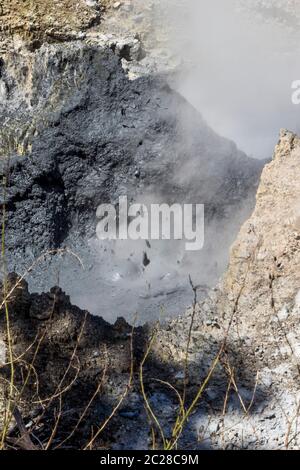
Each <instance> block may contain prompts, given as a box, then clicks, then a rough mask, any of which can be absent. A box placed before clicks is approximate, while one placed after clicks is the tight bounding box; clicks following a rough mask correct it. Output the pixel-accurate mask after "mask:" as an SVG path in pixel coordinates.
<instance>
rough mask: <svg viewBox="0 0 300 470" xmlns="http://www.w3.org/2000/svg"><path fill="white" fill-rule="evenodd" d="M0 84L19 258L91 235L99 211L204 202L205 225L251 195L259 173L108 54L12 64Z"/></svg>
mask: <svg viewBox="0 0 300 470" xmlns="http://www.w3.org/2000/svg"><path fill="white" fill-rule="evenodd" d="M20 68H21V69H23V72H24V76H21V75H20V72H19V70H20ZM41 70H42V71H43V73H42V74H41ZM2 77H3V80H4V84H5V85H4V86H6V87H7V89H8V90H9V91H8V98H7V101H4V100H2V103H1V105H0V113H1V114H0V116H1V123H2V129H3V130H2V143H3V147H2V148H4V149H5V151H6V153H7V154H9V153H10V159H9V162H7V161H6V163H3V161H2V166H3V174H6V172H7V174H8V190H7V196H6V197H7V200H6V202H7V210H8V216H7V248H8V250H13V251H14V255H15V254H16V253H17V252H18V251H24V249H25V247H29V246H30V249H31V250H32V252H33V254H34V255H38V254H40V253H41V252H42V251H43V250H47V249H49V248H52V247H59V246H61V245H62V243H63V242H64V241H65V240H66V239H68V238H70V237H71V238H73V239H75V238H78V237H79V236H86V235H92V234H93V233H94V230H95V222H96V220H95V212H96V208H97V206H98V205H99V204H100V203H104V202H115V201H116V200H117V198H118V196H119V195H122V194H126V195H128V197H129V199H135V198H136V197H137V195H139V194H140V195H143V196H146V195H147V194H149V195H151V194H155V197H156V198H158V199H162V200H166V199H167V201H166V202H168V201H170V202H171V201H172V200H174V201H175V200H176V201H179V202H180V201H185V202H189V201H193V202H194V201H199V202H202V203H206V204H207V214H208V217H211V216H212V215H213V214H216V213H217V215H218V216H220V217H222V215H224V213H225V212H226V211H227V210H230V207H232V206H233V205H235V204H238V203H239V202H240V201H241V200H242V199H243V198H246V197H247V196H248V195H249V193H252V194H253V190H254V188H255V185H256V181H257V177H258V174H259V172H260V169H261V166H262V164H261V163H260V162H257V161H255V160H251V159H248V158H247V157H246V156H245V155H244V154H242V153H241V152H239V151H238V150H237V148H236V147H235V145H234V144H233V143H231V142H229V141H226V139H223V138H220V137H218V136H217V135H216V134H214V132H213V131H212V130H211V129H209V128H208V126H207V125H206V124H205V122H204V121H203V120H202V118H201V116H199V114H198V113H197V112H196V111H195V110H194V109H193V108H192V107H191V106H190V105H189V104H188V103H187V102H186V101H185V100H184V99H182V98H181V97H180V96H179V95H178V94H176V93H175V92H173V91H172V90H171V89H170V88H169V87H168V85H167V84H166V83H165V82H164V81H163V80H160V79H159V78H151V77H143V78H139V79H137V80H134V81H130V80H128V78H127V76H126V75H125V73H124V71H123V69H122V67H121V64H120V61H119V59H118V57H116V56H115V55H114V53H113V51H111V50H110V49H108V48H99V47H96V46H88V45H85V44H82V43H81V42H74V43H68V44H67V45H61V46H60V45H55V46H54V45H53V46H50V45H47V46H46V45H45V46H43V47H42V48H41V49H39V50H38V51H36V52H35V53H30V54H28V55H25V56H22V55H19V56H16V57H13V58H12V57H11V62H9V61H8V62H7V63H3V64H2ZM25 84H26V85H25ZM16 152H18V153H19V154H21V155H17V153H16ZM24 154H25V155H24ZM7 166H8V168H7ZM166 175H168V177H167V178H166Z"/></svg>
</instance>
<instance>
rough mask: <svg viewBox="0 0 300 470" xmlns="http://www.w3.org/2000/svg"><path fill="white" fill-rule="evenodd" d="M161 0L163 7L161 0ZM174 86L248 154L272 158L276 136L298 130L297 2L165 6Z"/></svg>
mask: <svg viewBox="0 0 300 470" xmlns="http://www.w3.org/2000/svg"><path fill="white" fill-rule="evenodd" d="M166 1H167V0H166ZM169 5H170V6H169V12H170V14H171V19H170V23H171V41H170V47H171V48H172V50H173V53H174V54H175V55H176V56H177V57H180V59H181V61H182V65H181V70H180V72H179V75H178V77H177V82H176V87H177V89H178V90H179V92H180V93H182V94H183V95H184V96H185V97H186V98H187V99H188V101H189V102H190V103H192V104H193V105H194V106H195V107H196V108H197V109H198V110H199V111H200V112H201V114H202V115H203V116H204V118H205V120H206V121H207V122H208V123H209V125H211V127H212V128H213V129H214V130H215V131H217V132H218V133H219V134H221V135H223V136H225V137H227V138H230V139H232V140H233V141H234V142H236V143H237V145H238V146H239V147H240V148H241V149H242V150H244V151H245V152H246V153H247V154H248V155H253V156H254V157H256V158H268V157H270V156H271V155H272V152H273V148H274V144H275V143H276V141H277V139H278V132H279V129H280V128H282V127H284V128H288V129H290V130H292V131H294V132H298V131H299V130H300V124H299V123H300V120H299V117H300V108H299V107H297V106H295V105H293V104H292V102H291V94H292V91H291V84H292V82H293V81H294V80H297V79H299V78H300V65H299V52H300V41H299V39H300V37H299V36H300V29H299V28H298V26H299V17H300V3H299V2H298V1H289V2H288V1H286V2H282V1H275V0H273V1H270V0H269V1H267V2H265V1H253V0H247V1H246V0H239V1H237V0H226V1H224V0H185V1H184V2H178V3H177V2H176V1H171V3H170V4H169Z"/></svg>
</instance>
